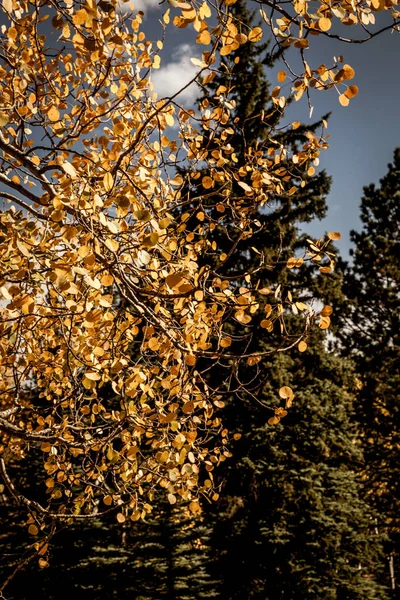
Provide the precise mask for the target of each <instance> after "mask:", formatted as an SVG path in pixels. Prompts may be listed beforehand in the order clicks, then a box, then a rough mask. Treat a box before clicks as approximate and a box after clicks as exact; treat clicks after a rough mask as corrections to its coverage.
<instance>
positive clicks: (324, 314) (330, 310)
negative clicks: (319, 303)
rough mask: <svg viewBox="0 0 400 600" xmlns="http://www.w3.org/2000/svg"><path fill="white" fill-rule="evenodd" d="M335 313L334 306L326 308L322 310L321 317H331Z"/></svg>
mask: <svg viewBox="0 0 400 600" xmlns="http://www.w3.org/2000/svg"><path fill="white" fill-rule="evenodd" d="M332 313H333V308H332V306H328V305H327V306H324V308H323V309H322V310H321V312H320V313H319V314H320V315H321V317H329V316H330V315H331V314H332Z"/></svg>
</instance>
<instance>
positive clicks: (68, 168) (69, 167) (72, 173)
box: [61, 162, 78, 179]
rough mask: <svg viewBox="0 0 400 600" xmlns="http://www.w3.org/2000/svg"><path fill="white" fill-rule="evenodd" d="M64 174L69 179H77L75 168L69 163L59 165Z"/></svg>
mask: <svg viewBox="0 0 400 600" xmlns="http://www.w3.org/2000/svg"><path fill="white" fill-rule="evenodd" d="M61 167H62V169H63V170H64V172H65V173H66V174H67V175H69V176H70V177H71V179H77V177H78V173H77V172H76V170H75V167H74V166H73V165H71V163H69V162H64V163H62V165H61Z"/></svg>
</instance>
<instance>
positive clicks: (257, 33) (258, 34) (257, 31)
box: [247, 27, 263, 42]
mask: <svg viewBox="0 0 400 600" xmlns="http://www.w3.org/2000/svg"><path fill="white" fill-rule="evenodd" d="M262 36H263V30H262V29H261V27H254V28H253V29H252V30H251V31H250V33H249V34H248V35H247V39H248V40H249V42H259V41H260V40H261V38H262Z"/></svg>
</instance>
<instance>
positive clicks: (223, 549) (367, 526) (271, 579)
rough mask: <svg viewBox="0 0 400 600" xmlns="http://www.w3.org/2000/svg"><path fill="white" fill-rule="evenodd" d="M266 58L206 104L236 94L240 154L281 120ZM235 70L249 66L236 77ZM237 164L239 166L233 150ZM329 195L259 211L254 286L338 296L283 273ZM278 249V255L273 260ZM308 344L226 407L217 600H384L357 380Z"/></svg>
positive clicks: (330, 284) (216, 85) (283, 201)
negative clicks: (357, 418)
mask: <svg viewBox="0 0 400 600" xmlns="http://www.w3.org/2000/svg"><path fill="white" fill-rule="evenodd" d="M234 10H235V11H237V16H238V17H239V18H240V20H241V21H242V23H244V24H245V25H251V24H252V20H253V16H252V15H251V14H249V13H248V12H247V9H246V4H245V3H244V2H238V3H236V4H235V5H234ZM265 51H266V48H265V47H258V48H257V46H254V45H251V46H250V45H248V46H243V47H241V48H240V49H238V50H237V51H236V52H233V53H231V54H230V55H228V57H226V59H225V65H221V68H220V71H219V74H218V76H217V77H216V78H215V79H214V81H213V82H212V84H211V85H207V86H206V90H205V94H204V97H205V98H207V101H210V102H211V99H212V98H213V97H214V95H215V94H217V92H218V90H221V89H222V90H224V89H226V90H228V91H229V90H230V89H231V88H232V86H234V87H233V90H232V92H231V93H232V97H233V99H234V100H235V102H236V105H234V123H235V136H236V137H237V140H236V142H235V144H236V147H239V148H242V151H244V150H245V147H246V146H247V147H248V146H253V147H254V146H256V145H258V147H265V148H266V146H267V144H266V143H265V142H266V141H268V140H267V138H268V136H269V135H270V132H271V129H273V127H274V126H275V125H276V124H277V122H278V121H279V119H280V117H281V115H280V113H279V112H278V111H277V110H276V109H275V108H273V107H272V106H269V104H268V101H269V96H268V93H267V91H268V83H267V81H266V78H265V75H264V72H263V69H262V67H261V65H260V62H261V61H260V58H261V55H262V53H263V52H265ZM242 64H246V66H247V65H251V67H249V68H246V70H243V69H242V67H241V65H242ZM226 99H227V100H228V101H229V100H230V99H231V96H227V98H226ZM242 99H243V100H242ZM201 102H204V100H203V99H202V100H201ZM252 111H254V112H252ZM256 111H257V112H256ZM259 111H264V112H265V114H266V115H269V116H268V118H267V119H266V128H265V130H264V131H260V130H253V129H252V127H251V124H252V116H254V115H255V114H258V112H259ZM319 125H320V124H316V125H315V126H314V128H316V127H318V126H319ZM305 132H306V129H305V128H304V127H299V128H298V129H296V130H294V131H290V132H289V133H282V134H281V136H282V138H283V136H285V135H287V136H289V139H290V142H291V143H292V145H293V147H294V148H296V146H297V145H298V144H301V143H303V142H304V140H305V137H304V136H305ZM240 140H242V143H241V144H240ZM237 158H238V164H240V159H241V155H240V153H238V154H237ZM293 183H294V185H296V182H295V181H294V182H293ZM328 190H329V178H328V177H327V176H326V174H325V173H324V172H320V173H319V174H318V176H317V177H315V178H312V179H310V181H309V183H308V184H307V185H306V186H305V187H304V188H298V189H297V191H296V193H295V194H293V196H287V197H283V198H279V199H278V198H274V199H271V201H270V203H269V204H270V205H271V206H272V207H273V210H268V209H266V210H261V211H260V212H259V214H258V215H257V219H258V221H259V223H260V231H259V234H258V236H259V239H258V240H257V243H258V246H257V247H259V248H260V249H261V248H263V247H264V248H263V249H264V251H265V256H266V259H267V262H271V263H274V268H273V269H271V270H270V271H268V270H267V269H265V270H263V271H262V274H260V287H264V286H265V287H268V286H273V285H274V284H277V283H279V284H281V286H282V289H285V288H286V286H289V285H290V289H292V290H293V289H294V290H296V291H297V292H298V293H299V294H302V299H304V298H305V297H310V296H317V297H319V298H320V299H327V298H328V299H333V298H336V297H340V294H341V292H340V285H339V277H337V276H335V275H331V276H329V277H328V278H325V279H323V280H322V281H321V279H320V278H318V279H316V277H315V272H314V271H313V269H311V268H310V269H308V271H307V277H308V278H307V281H306V283H304V281H305V280H304V272H302V280H301V284H298V283H297V274H296V271H289V270H288V269H287V268H286V260H287V258H289V257H291V256H293V255H294V254H295V253H296V252H297V251H298V250H299V249H301V248H303V247H304V239H303V238H302V236H300V235H299V230H298V227H299V225H300V224H301V223H306V222H309V221H311V220H312V219H314V218H316V217H317V218H321V217H323V216H324V215H325V212H326V202H325V197H326V194H327V192H328ZM221 227H222V229H223V223H222V225H221ZM223 233H224V232H223ZM223 233H222V235H223ZM218 234H219V230H218V229H217V231H216V235H218ZM253 242H254V238H253V239H252V244H253ZM274 246H275V248H277V251H276V252H275V253H271V247H272V248H273V247H274ZM277 259H278V260H277ZM251 266H252V259H251V253H250V249H249V248H248V246H247V243H246V240H241V241H240V242H239V243H238V244H237V246H236V248H235V251H234V253H232V255H231V262H230V263H228V264H227V265H226V269H227V270H228V271H229V270H230V269H232V270H235V269H236V270H238V269H242V270H246V269H250V268H251ZM292 320H293V321H296V317H295V316H294V317H293V319H292ZM255 330H256V332H255V334H254V335H253V336H252V338H251V342H250V344H249V351H250V352H256V351H258V350H266V349H270V348H271V347H273V335H271V334H270V333H267V332H266V331H265V330H264V329H262V328H257V326H256V327H255ZM232 334H233V335H232V337H234V336H235V335H236V336H237V337H238V338H239V339H240V336H241V335H244V331H243V329H242V328H240V326H238V327H237V329H236V331H234V332H232ZM310 348H311V349H309V350H307V352H306V353H305V354H303V355H302V356H301V357H300V355H299V354H298V351H297V350H295V351H294V352H293V353H292V354H291V355H285V356H284V357H278V356H277V357H275V358H274V359H271V360H270V361H265V362H264V363H263V364H262V370H261V372H260V373H259V375H258V377H257V378H256V380H257V383H258V385H255V390H254V391H255V396H257V398H255V397H249V396H248V395H247V396H246V397H242V398H240V395H236V396H235V397H230V398H229V400H228V401H227V403H226V404H227V406H226V407H225V409H224V412H223V414H222V417H223V421H224V424H225V426H227V428H228V429H229V430H234V431H238V432H241V433H242V434H243V435H242V439H241V440H240V441H239V442H238V444H237V445H236V446H235V448H234V449H233V453H234V458H233V460H231V461H227V462H225V463H224V466H223V467H222V468H221V467H219V471H218V473H217V476H218V477H222V478H223V479H224V484H223V487H222V492H221V496H220V500H219V501H218V502H217V503H216V504H214V505H211V506H210V507H209V510H208V520H209V522H210V523H211V524H212V527H213V531H212V534H211V538H210V544H211V554H212V556H214V560H213V561H212V563H210V568H211V571H212V574H213V576H214V577H215V578H217V577H219V580H220V585H219V590H218V597H219V598H224V599H229V598H232V599H233V598H260V599H261V598H262V599H265V600H267V599H268V600H275V599H280V598H305V599H306V598H307V599H308V598H316V599H317V598H318V599H319V598H328V599H335V600H339V599H349V600H350V598H359V599H360V600H361V598H362V599H363V600H364V599H368V598H370V599H371V600H372V598H374V599H377V598H381V599H383V598H386V597H387V596H386V591H385V589H384V588H383V587H381V586H380V585H379V584H377V583H376V578H377V576H378V575H379V573H378V571H379V569H380V566H381V562H380V551H381V550H380V548H381V539H380V536H379V535H377V534H376V532H375V528H374V525H375V523H374V520H373V513H372V511H371V509H370V508H369V506H368V505H367V504H366V502H364V501H363V500H362V498H361V496H360V487H359V484H358V481H357V477H356V471H357V470H358V469H359V467H360V464H361V461H362V454H361V452H360V450H359V449H358V448H357V447H356V446H355V445H354V444H353V440H354V438H355V436H356V434H357V432H356V429H355V426H354V423H353V422H352V419H353V405H352V403H353V401H352V393H351V392H352V388H353V387H354V386H353V381H354V376H353V375H352V373H351V370H350V367H349V366H348V365H347V364H346V363H345V362H343V361H342V360H340V359H339V358H338V357H335V356H333V355H330V354H329V353H328V352H327V349H326V340H325V338H324V337H323V336H322V334H319V335H318V334H314V336H313V339H312V341H311V345H310ZM241 376H242V378H244V379H245V380H246V379H247V380H250V379H251V378H252V377H254V367H251V366H249V367H248V368H246V370H245V372H244V373H243V372H242V373H241ZM210 379H211V384H213V382H214V384H215V385H217V383H218V381H221V380H223V372H222V371H221V372H220V373H217V374H216V373H215V370H214V372H213V374H212V375H211V376H210ZM270 381H274V382H278V381H280V382H281V384H282V385H284V384H287V383H292V387H293V389H295V390H297V393H296V405H295V408H294V409H292V411H291V413H290V414H289V416H287V417H286V419H285V421H284V424H283V426H281V425H279V426H278V427H277V428H274V429H273V428H272V427H271V426H270V425H268V423H267V420H268V417H269V416H271V415H270V413H268V412H267V411H266V410H265V409H264V408H262V407H260V406H259V404H257V401H256V400H257V399H258V400H259V401H261V402H262V403H264V404H266V405H268V406H273V404H274V401H275V398H276V395H277V394H276V390H273V389H272V388H271V384H270V383H269V382H270ZM260 383H261V385H260ZM278 387H279V386H278Z"/></svg>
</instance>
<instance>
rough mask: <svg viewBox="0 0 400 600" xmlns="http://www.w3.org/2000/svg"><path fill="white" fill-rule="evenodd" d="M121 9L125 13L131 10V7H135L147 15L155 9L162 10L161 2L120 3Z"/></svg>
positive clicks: (148, 0) (139, 0)
mask: <svg viewBox="0 0 400 600" xmlns="http://www.w3.org/2000/svg"><path fill="white" fill-rule="evenodd" d="M119 5H120V8H121V10H122V11H123V12H128V11H130V10H131V8H132V7H131V6H130V5H133V6H134V10H135V11H138V10H142V11H143V12H144V13H145V14H146V13H147V12H149V11H151V10H154V9H155V8H158V9H160V8H161V7H160V0H133V2H132V1H131V2H121V1H120V2H119Z"/></svg>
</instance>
